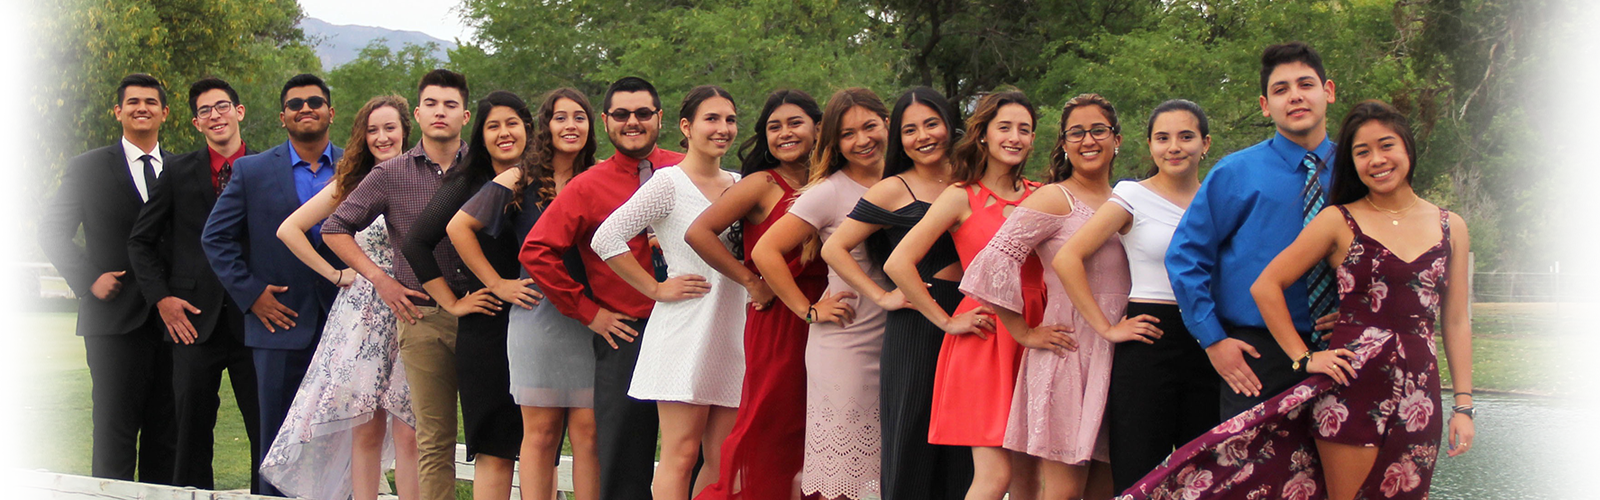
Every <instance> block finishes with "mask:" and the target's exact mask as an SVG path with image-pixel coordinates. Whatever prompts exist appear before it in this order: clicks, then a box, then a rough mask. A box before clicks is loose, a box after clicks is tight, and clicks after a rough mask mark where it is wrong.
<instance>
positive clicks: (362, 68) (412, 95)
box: [328, 38, 488, 147]
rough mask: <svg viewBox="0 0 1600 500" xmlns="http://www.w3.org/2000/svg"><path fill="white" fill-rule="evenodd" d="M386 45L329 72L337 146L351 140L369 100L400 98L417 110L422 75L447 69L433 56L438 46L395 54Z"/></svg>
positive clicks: (415, 136) (370, 47)
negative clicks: (361, 110)
mask: <svg viewBox="0 0 1600 500" xmlns="http://www.w3.org/2000/svg"><path fill="white" fill-rule="evenodd" d="M385 42H386V41H385V40H384V39H382V38H380V39H377V40H373V41H372V42H371V43H368V44H367V46H366V47H364V48H362V49H361V53H360V54H359V55H357V56H356V59H355V60H353V61H350V62H348V63H345V64H343V65H340V66H339V67H337V68H334V69H333V71H330V72H328V87H329V88H330V89H331V90H332V91H333V96H334V103H335V109H337V110H338V112H337V113H335V114H334V116H333V126H332V127H333V128H331V129H329V135H330V137H331V138H332V139H333V141H334V144H339V145H340V146H341V147H342V146H343V145H344V144H345V143H346V142H347V141H348V140H349V138H350V133H351V128H350V127H351V126H352V125H353V124H355V119H356V112H357V111H359V110H360V109H361V106H363V105H365V104H366V102H367V100H368V99H371V98H373V97H377V96H380V95H385V94H397V95H399V96H401V97H404V98H405V99H406V102H409V103H411V105H413V106H415V105H417V102H416V101H417V82H418V81H420V80H422V75H425V74H427V73H428V72H429V71H432V70H434V69H435V68H439V67H441V66H443V62H442V61H440V60H439V58H437V57H434V56H433V53H434V52H435V51H437V50H439V47H438V44H434V43H428V44H424V45H414V44H409V43H408V44H405V46H403V47H401V48H400V50H398V51H396V50H391V49H390V48H389V47H388V45H386V43H385ZM475 83H476V82H472V81H470V80H469V81H468V87H469V88H473V89H482V87H479V86H477V85H475ZM474 92H475V93H476V94H477V95H480V96H481V95H484V94H487V93H488V92H487V90H474ZM410 112H411V110H409V109H408V110H405V113H408V114H409V113H410ZM419 130H420V128H419V127H416V126H413V127H412V134H411V139H412V140H413V141H417V140H420V138H421V136H420V135H419V134H420V132H419ZM407 147H409V145H407Z"/></svg>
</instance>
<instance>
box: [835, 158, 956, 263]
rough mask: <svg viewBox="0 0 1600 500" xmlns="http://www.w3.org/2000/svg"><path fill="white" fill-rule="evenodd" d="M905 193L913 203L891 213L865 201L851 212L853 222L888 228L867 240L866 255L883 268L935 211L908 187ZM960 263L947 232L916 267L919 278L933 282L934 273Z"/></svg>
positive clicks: (861, 201) (907, 185) (903, 181)
mask: <svg viewBox="0 0 1600 500" xmlns="http://www.w3.org/2000/svg"><path fill="white" fill-rule="evenodd" d="M895 178H896V179H900V182H901V183H905V181H906V180H905V179H904V178H901V177H900V176H895ZM906 191H907V192H910V193H911V200H912V201H911V203H907V204H906V206H903V207H900V208H898V209H895V210H888V209H885V208H883V207H880V206H878V205H876V204H873V203H872V202H870V201H867V200H866V199H862V200H860V201H858V202H856V208H855V209H854V210H851V211H850V216H849V217H850V218H851V219H855V220H858V221H861V222H865V223H868V224H878V225H882V226H888V227H885V228H884V229H883V230H882V231H879V232H877V233H873V235H872V236H869V237H868V238H867V254H868V255H869V256H870V257H871V258H872V261H873V262H875V263H877V264H878V265H880V266H882V265H883V264H884V262H886V261H888V260H889V254H891V253H893V252H894V248H895V247H897V246H900V240H903V239H905V237H906V234H907V233H910V232H911V228H912V227H913V226H916V225H917V223H918V222H921V221H922V217H923V216H925V215H927V214H928V209H929V208H932V207H933V204H931V203H928V202H926V201H922V200H920V199H917V193H916V192H915V191H911V185H910V184H906ZM959 262H961V256H960V254H958V253H956V242H955V240H954V239H951V238H950V232H949V231H945V232H943V233H940V234H939V239H938V240H934V242H933V246H932V247H929V248H928V254H927V255H925V256H923V257H922V261H921V262H918V263H917V275H918V276H921V277H922V279H923V280H924V281H926V280H929V279H932V278H933V275H934V273H937V272H939V270H940V269H944V268H946V267H949V266H950V265H951V264H955V263H959Z"/></svg>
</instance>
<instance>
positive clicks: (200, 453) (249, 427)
mask: <svg viewBox="0 0 1600 500" xmlns="http://www.w3.org/2000/svg"><path fill="white" fill-rule="evenodd" d="M189 109H190V110H191V111H193V112H194V116H193V118H191V119H190V122H191V123H193V124H194V128H195V130H198V131H200V135H201V136H204V137H205V139H206V145H205V147H202V148H200V149H199V150H198V151H194V152H190V153H186V154H182V155H178V156H175V157H172V158H170V159H169V160H168V161H167V165H166V167H167V168H166V169H165V170H166V171H165V172H164V173H163V174H162V176H161V182H159V183H157V184H156V187H155V189H154V190H152V191H151V193H150V201H149V202H146V203H145V204H144V209H143V210H141V211H140V212H139V219H138V220H137V221H136V222H135V223H134V225H133V234H132V235H131V236H129V239H128V256H129V259H130V260H131V261H132V263H133V271H134V274H135V275H137V276H138V277H139V288H140V290H141V291H143V292H144V299H145V302H147V303H149V304H150V305H151V306H153V307H155V308H156V312H157V313H158V314H159V315H160V316H161V322H162V323H163V326H164V329H165V332H166V335H165V337H166V339H167V340H168V341H170V342H172V343H173V346H172V375H173V376H172V389H173V395H174V397H175V399H176V401H177V426H178V430H177V438H178V455H177V464H176V468H177V471H176V473H175V475H174V477H173V484H174V485H177V486H194V487H196V488H201V489H208V490H209V489H212V488H213V486H214V483H213V481H212V475H211V459H212V441H213V433H212V429H213V428H215V427H216V424H217V408H218V406H219V405H220V404H221V403H222V401H221V399H219V398H218V397H217V390H218V389H219V388H220V387H221V385H222V372H223V370H227V371H228V379H229V381H230V382H231V383H232V385H233V395H234V399H235V400H237V402H238V404H239V412H240V413H241V414H242V415H243V417H244V427H245V430H246V431H247V433H248V435H249V438H250V457H251V464H250V485H251V488H250V490H251V492H260V476H259V473H258V472H257V471H258V470H259V469H260V468H261V449H260V439H259V434H260V432H261V424H260V422H261V410H260V405H259V402H258V401H257V399H256V369H255V365H254V362H253V361H252V360H251V357H250V348H249V347H245V344H244V313H243V312H242V311H240V309H239V306H238V304H235V303H234V302H233V299H231V298H229V297H228V295H227V293H226V292H225V291H224V290H223V289H222V282H221V281H219V280H217V274H216V273H215V272H213V271H212V270H211V266H210V265H209V264H208V263H207V262H206V255H205V252H204V251H203V250H201V249H200V231H201V230H202V229H204V228H205V225H206V217H207V216H208V215H210V214H211V206H212V205H214V204H216V202H217V195H218V194H219V193H221V192H222V188H223V187H225V186H227V184H228V181H229V180H230V178H231V177H233V163H234V161H236V160H238V159H239V158H240V157H243V156H245V155H250V154H255V151H251V150H250V149H249V147H248V146H246V145H245V144H244V139H243V138H242V137H240V135H239V122H240V120H243V119H244V112H245V109H244V105H243V104H241V103H239V94H238V92H235V91H234V90H233V87H232V86H230V85H228V82H226V81H223V80H221V79H218V78H205V79H202V80H200V81H197V82H195V83H194V84H193V85H190V86H189Z"/></svg>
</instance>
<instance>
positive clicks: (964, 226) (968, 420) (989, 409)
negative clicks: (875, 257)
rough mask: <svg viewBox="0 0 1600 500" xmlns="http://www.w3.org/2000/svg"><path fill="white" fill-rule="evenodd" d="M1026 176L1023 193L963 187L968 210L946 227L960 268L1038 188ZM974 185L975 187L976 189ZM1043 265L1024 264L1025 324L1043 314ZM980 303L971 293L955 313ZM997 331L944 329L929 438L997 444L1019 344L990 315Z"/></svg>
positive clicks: (1007, 408) (936, 441)
mask: <svg viewBox="0 0 1600 500" xmlns="http://www.w3.org/2000/svg"><path fill="white" fill-rule="evenodd" d="M1038 186H1039V184H1038V183H1034V182H1028V183H1027V187H1026V190H1025V192H1024V193H1023V196H1022V198H1020V199H1017V200H1016V201H1008V200H1005V199H1003V198H1001V197H999V196H998V195H995V194H994V192H993V191H990V190H989V188H988V186H984V185H983V183H981V182H980V183H976V184H973V185H970V186H968V187H967V188H966V190H967V203H968V204H969V206H970V207H971V208H972V215H971V216H968V217H967V220H966V221H965V222H962V223H961V225H960V226H957V227H956V228H955V229H953V230H951V231H950V235H951V236H952V237H953V238H954V239H955V243H956V253H958V254H960V256H961V268H962V269H966V268H967V265H968V264H970V263H971V262H972V259H973V258H974V257H976V256H977V255H978V252H981V251H983V248H984V247H985V246H987V245H988V244H989V240H990V239H993V238H994V235H995V233H996V232H998V231H999V230H1000V226H1001V225H1003V224H1005V222H1006V207H1015V206H1017V205H1018V204H1020V203H1022V200H1024V199H1027V197H1028V195H1030V194H1033V190H1034V189H1037V188H1038ZM974 188H976V189H974ZM1043 272H1044V266H1043V265H1041V264H1040V262H1039V256H1037V255H1033V256H1030V257H1028V260H1027V261H1026V262H1024V263H1023V265H1022V273H1023V279H1022V283H1023V285H1022V288H1023V293H1022V296H1023V300H1024V302H1025V304H1024V308H1023V309H1024V311H1023V315H1024V317H1025V318H1026V319H1027V322H1028V324H1029V325H1038V324H1039V321H1040V320H1041V319H1042V316H1043V315H1044V301H1045V287H1044V281H1043V279H1044V278H1043ZM981 305H982V304H980V303H978V301H976V300H973V299H972V298H970V297H967V298H963V299H961V305H958V306H956V314H961V313H964V312H967V311H970V310H973V309H976V308H978V307H979V306H981ZM990 318H991V319H994V323H995V331H988V332H986V334H987V335H988V336H989V338H988V339H982V338H979V337H978V336H977V335H945V337H944V345H943V346H942V347H940V349H939V367H938V369H937V371H936V372H935V373H934V378H933V413H932V415H931V416H930V421H929V423H928V442H929V443H932V444H942V445H955V446H988V447H1000V446H1001V445H1002V444H1003V442H1004V441H1005V437H1006V421H1007V419H1008V417H1009V416H1010V414H1011V396H1012V393H1013V392H1014V389H1015V387H1016V383H1017V366H1018V364H1020V363H1021V360H1022V346H1021V345H1019V344H1017V341H1016V340H1014V339H1012V338H1011V334H1010V333H1009V332H1007V331H1006V327H1005V325H1002V324H1000V321H999V319H998V318H994V316H993V315H990Z"/></svg>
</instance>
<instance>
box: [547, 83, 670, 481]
mask: <svg viewBox="0 0 1600 500" xmlns="http://www.w3.org/2000/svg"><path fill="white" fill-rule="evenodd" d="M601 109H603V110H605V125H606V135H607V136H608V137H609V138H610V139H611V145H612V146H614V147H616V149H617V154H615V155H612V156H611V158H609V159H606V160H605V161H602V162H600V163H597V164H595V165H594V166H593V167H590V168H589V170H587V171H585V172H584V173H583V174H581V175H578V176H577V177H573V178H572V180H571V181H569V182H568V183H567V186H566V188H565V189H563V190H562V191H561V195H560V196H557V197H556V199H555V200H554V201H552V202H550V206H548V207H546V208H545V211H544V214H543V215H541V216H540V217H539V222H538V223H536V224H535V225H534V226H533V230H531V231H529V232H528V239H527V241H525V242H524V243H523V245H522V254H521V256H520V259H521V260H522V264H523V265H524V266H527V268H528V275H529V276H530V277H532V278H533V279H534V281H535V282H537V283H538V284H539V289H540V290H543V291H544V294H545V298H546V300H550V301H552V302H554V303H555V306H556V309H557V310H560V311H561V313H562V314H565V315H567V316H568V317H571V318H574V319H577V320H578V321H581V322H583V323H584V324H586V325H589V329H590V330H593V331H594V333H595V337H594V339H593V341H594V354H595V373H594V379H595V380H594V410H595V411H594V413H595V427H596V429H595V432H596V438H597V447H598V448H599V455H600V457H599V458H600V498H606V499H624V500H634V499H643V500H647V499H649V498H651V495H650V481H651V478H652V476H653V471H654V470H655V467H654V460H655V445H656V433H657V430H658V425H659V423H658V421H657V420H656V418H657V417H656V407H655V404H654V403H652V402H646V401H639V400H636V399H632V398H629V397H628V384H629V383H630V382H631V381H632V380H633V367H634V364H635V363H636V362H638V360H639V345H640V344H639V336H640V332H643V331H644V324H645V320H646V319H648V318H649V316H650V309H651V308H653V307H654V306H655V301H653V300H651V299H650V298H649V297H646V296H644V294H641V293H639V291H638V290H635V289H634V288H633V286H632V285H629V284H628V283H627V282H626V281H623V280H622V278H621V277H620V276H617V273H616V272H615V271H612V270H611V266H608V265H606V262H605V260H603V259H601V258H600V256H599V255H597V254H595V253H594V250H593V249H592V248H590V247H589V243H590V240H591V238H593V237H594V231H595V229H596V228H598V227H600V223H601V222H604V221H605V219H606V217H608V216H610V215H611V212H612V211H614V210H616V209H617V207H619V206H622V203H623V202H625V201H628V198H629V197H631V196H632V195H633V192H634V191H636V190H638V189H639V185H641V184H644V181H645V180H648V179H649V178H650V175H651V173H652V172H654V171H655V169H658V168H662V167H669V166H672V165H677V164H678V163H679V162H681V161H683V154H682V153H678V152H674V151H667V150H664V149H661V148H658V147H656V139H657V137H658V136H659V135H660V134H661V98H660V97H659V96H658V95H657V94H656V89H655V87H654V86H652V85H650V82H647V81H645V80H644V79H642V78H638V77H631V76H630V77H626V78H623V79H621V80H617V81H616V82H615V83H612V84H611V87H610V88H608V89H606V96H605V100H604V101H603V102H602V103H601ZM628 248H629V250H631V251H632V253H633V257H634V258H635V259H638V261H639V265H641V266H644V267H645V269H652V268H654V267H655V266H654V264H653V259H652V254H651V248H650V243H649V241H648V238H647V237H646V236H645V235H644V234H640V235H639V236H636V237H634V238H633V239H632V240H629V241H628ZM569 250H576V251H577V252H578V256H579V257H580V258H581V260H582V261H583V268H584V271H585V272H586V274H587V276H588V282H589V283H588V290H585V289H584V288H585V287H584V285H583V284H580V283H578V282H577V281H575V280H573V279H572V276H571V275H570V274H569V273H568V272H567V268H566V264H564V262H563V260H562V257H563V256H564V255H566V254H567V252H568V251H569Z"/></svg>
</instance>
